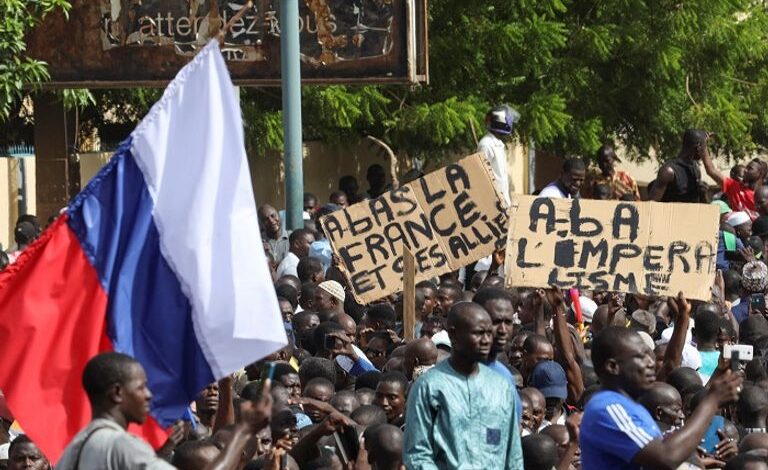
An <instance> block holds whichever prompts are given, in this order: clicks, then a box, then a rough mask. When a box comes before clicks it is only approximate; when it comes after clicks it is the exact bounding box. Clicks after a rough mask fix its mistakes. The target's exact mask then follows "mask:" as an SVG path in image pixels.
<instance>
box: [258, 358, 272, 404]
mask: <svg viewBox="0 0 768 470" xmlns="http://www.w3.org/2000/svg"><path fill="white" fill-rule="evenodd" d="M274 375H275V363H274V362H271V361H270V362H265V363H264V365H263V366H262V368H261V396H264V395H267V394H269V392H270V391H271V389H272V377H273V376H274Z"/></svg>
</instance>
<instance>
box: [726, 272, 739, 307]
mask: <svg viewBox="0 0 768 470" xmlns="http://www.w3.org/2000/svg"><path fill="white" fill-rule="evenodd" d="M723 283H724V284H725V295H726V300H728V299H736V298H738V297H740V296H741V273H739V271H738V270H736V269H729V270H727V271H725V272H723Z"/></svg>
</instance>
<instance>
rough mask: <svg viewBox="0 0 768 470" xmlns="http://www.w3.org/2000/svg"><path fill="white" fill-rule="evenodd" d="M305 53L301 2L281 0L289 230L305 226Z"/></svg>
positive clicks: (281, 54)
mask: <svg viewBox="0 0 768 470" xmlns="http://www.w3.org/2000/svg"><path fill="white" fill-rule="evenodd" d="M300 54H301V50H300V47H299V0H280V67H281V71H282V88H283V130H284V135H285V138H284V141H285V205H286V207H285V209H286V227H287V228H288V229H289V230H295V229H298V228H302V227H303V226H304V217H303V212H304V169H303V162H302V156H303V151H302V135H301V61H300Z"/></svg>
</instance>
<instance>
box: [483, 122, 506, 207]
mask: <svg viewBox="0 0 768 470" xmlns="http://www.w3.org/2000/svg"><path fill="white" fill-rule="evenodd" d="M477 151H478V152H481V153H482V154H483V155H485V158H486V159H487V160H488V163H490V165H491V170H492V171H493V176H494V178H495V179H496V187H497V188H499V191H500V192H501V194H502V195H504V199H505V200H506V201H507V204H509V176H508V172H507V146H506V145H504V142H502V141H501V139H499V138H498V137H496V136H495V135H493V134H491V133H490V132H489V133H487V134H485V136H483V138H482V139H480V142H479V143H478V144H477Z"/></svg>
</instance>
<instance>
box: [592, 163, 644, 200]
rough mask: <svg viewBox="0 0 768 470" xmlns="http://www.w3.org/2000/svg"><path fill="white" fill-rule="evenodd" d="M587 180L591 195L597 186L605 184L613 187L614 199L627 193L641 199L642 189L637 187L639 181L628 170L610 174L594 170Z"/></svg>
mask: <svg viewBox="0 0 768 470" xmlns="http://www.w3.org/2000/svg"><path fill="white" fill-rule="evenodd" d="M587 180H588V184H587V185H586V187H587V190H588V191H589V194H588V196H589V197H591V196H592V195H594V193H595V186H597V185H598V184H604V185H606V186H608V187H609V188H611V197H612V198H613V199H621V198H622V197H623V196H624V195H625V194H631V195H633V196H634V197H635V200H637V201H639V200H640V190H639V189H638V188H637V182H636V181H635V179H634V178H632V177H631V176H630V175H629V173H627V172H626V171H622V170H616V171H615V172H614V173H613V175H609V176H605V175H603V173H602V172H592V173H590V174H589V176H588V178H587Z"/></svg>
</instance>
